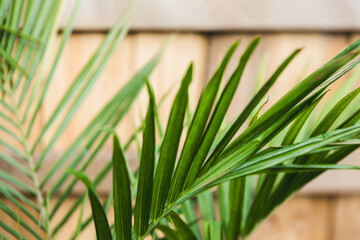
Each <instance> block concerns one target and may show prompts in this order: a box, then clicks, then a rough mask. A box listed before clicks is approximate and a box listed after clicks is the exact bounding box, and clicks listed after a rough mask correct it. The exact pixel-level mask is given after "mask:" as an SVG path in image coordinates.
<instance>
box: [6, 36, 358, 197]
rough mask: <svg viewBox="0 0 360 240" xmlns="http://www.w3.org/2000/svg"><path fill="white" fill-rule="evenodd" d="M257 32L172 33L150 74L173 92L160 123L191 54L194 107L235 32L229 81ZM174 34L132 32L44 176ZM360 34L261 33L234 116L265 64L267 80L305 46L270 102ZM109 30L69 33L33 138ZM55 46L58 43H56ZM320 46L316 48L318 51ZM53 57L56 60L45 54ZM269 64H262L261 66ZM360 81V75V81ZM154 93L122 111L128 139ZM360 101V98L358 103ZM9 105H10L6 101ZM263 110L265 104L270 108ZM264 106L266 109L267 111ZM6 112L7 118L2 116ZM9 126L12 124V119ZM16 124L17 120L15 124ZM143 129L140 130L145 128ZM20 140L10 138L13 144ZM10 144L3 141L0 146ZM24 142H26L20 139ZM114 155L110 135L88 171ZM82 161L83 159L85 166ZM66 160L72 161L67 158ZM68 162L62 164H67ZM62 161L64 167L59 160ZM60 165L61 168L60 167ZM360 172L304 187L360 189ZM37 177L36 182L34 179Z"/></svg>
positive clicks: (159, 88)
mask: <svg viewBox="0 0 360 240" xmlns="http://www.w3.org/2000/svg"><path fill="white" fill-rule="evenodd" d="M254 36H255V35H254V34H214V35H203V34H193V33H181V34H176V35H174V36H173V37H174V39H173V40H172V41H170V43H169V45H168V47H167V48H166V50H165V52H164V54H163V57H162V60H161V62H160V63H159V65H158V66H157V68H156V69H155V71H154V72H153V74H152V75H151V77H150V80H151V82H152V85H153V87H154V91H155V95H156V99H157V102H159V101H160V99H161V98H162V97H163V96H164V95H166V93H167V92H169V95H168V96H167V97H166V99H165V101H163V103H162V105H161V106H160V108H159V115H160V119H161V122H162V125H163V126H164V128H165V126H166V122H167V118H168V113H169V110H170V106H171V104H172V101H173V97H174V96H175V94H176V89H177V88H178V87H179V83H180V80H181V78H182V77H183V74H184V72H185V70H186V68H187V67H188V65H189V63H190V61H193V62H194V79H193V82H192V84H191V88H190V96H191V97H190V98H191V99H190V107H191V109H194V108H195V106H196V104H197V99H198V97H199V94H200V92H201V90H202V88H203V86H204V82H206V81H208V80H209V79H210V77H211V76H212V74H213V73H214V71H215V70H216V68H217V66H218V64H219V62H220V60H221V58H222V57H223V56H224V54H225V52H226V50H227V49H228V48H229V46H230V45H231V44H232V43H233V42H234V41H236V40H240V46H239V47H238V49H237V51H236V53H235V54H234V57H233V58H232V60H231V61H230V64H229V66H228V68H227V70H226V73H225V77H224V83H225V82H226V81H227V80H228V78H229V77H230V75H231V72H232V71H233V70H234V68H235V67H236V65H237V62H238V60H239V57H240V55H241V53H242V52H243V51H244V49H245V47H246V45H247V44H248V43H249V41H250V40H251V39H252V38H253V37H254ZM171 37H172V34H168V33H135V34H129V35H128V36H127V37H126V38H125V39H124V41H123V42H122V44H121V45H120V46H119V48H118V49H117V50H116V51H115V53H114V55H113V57H112V58H111V59H110V61H109V63H108V65H107V66H106V67H105V69H104V71H103V73H102V74H101V76H100V78H99V80H98V81H97V82H96V84H95V85H94V87H93V89H92V90H91V91H90V93H89V95H88V96H87V98H86V99H85V101H84V104H83V105H82V106H81V107H80V109H79V112H78V113H77V114H76V115H75V117H74V118H73V120H72V121H71V123H70V124H69V125H68V127H67V130H66V131H65V132H64V133H63V134H62V135H61V137H60V139H59V140H58V141H57V143H56V144H55V146H54V148H53V149H52V151H51V153H50V154H49V155H48V158H47V160H46V162H45V164H44V165H43V167H42V169H41V170H40V178H42V177H43V176H44V174H45V173H46V171H43V170H44V169H45V170H47V169H50V167H51V166H52V165H53V164H54V161H55V160H57V159H58V158H59V157H60V156H61V153H63V152H64V151H65V149H67V147H68V146H69V145H70V144H71V143H72V142H73V141H74V139H76V137H77V136H78V135H79V133H80V132H81V131H82V130H83V129H84V128H85V126H86V125H87V124H88V123H89V122H90V120H91V119H92V117H94V116H95V115H96V113H97V112H98V111H99V110H100V109H101V107H102V106H103V105H104V104H105V103H106V102H107V101H108V100H109V99H110V98H111V97H112V95H113V94H114V93H115V92H116V91H117V90H118V89H119V88H121V86H123V85H124V84H125V83H126V82H127V81H128V80H129V79H130V78H131V76H132V75H133V74H134V73H135V72H136V70H138V69H140V68H141V67H142V66H143V65H144V64H145V63H146V62H147V61H148V60H149V59H150V58H151V57H152V56H153V55H154V54H155V53H156V52H157V51H158V50H159V48H160V47H161V46H162V45H163V44H165V42H166V41H167V40H168V39H169V38H171ZM358 37H359V35H354V36H351V37H350V38H347V37H346V36H344V35H341V34H317V33H307V34H300V33H299V34H294V33H293V34H285V33H283V34H280V33H279V34H263V35H262V41H261V42H260V44H259V46H258V48H257V49H256V50H255V52H254V55H253V56H252V57H251V59H250V61H249V63H248V65H247V67H246V69H245V72H244V76H243V77H242V80H241V83H240V87H239V89H238V90H237V93H236V95H235V98H234V101H233V103H232V104H231V106H230V109H229V111H228V113H229V114H228V120H229V121H230V120H231V119H234V118H235V117H236V116H237V115H238V114H239V112H240V111H241V110H242V109H243V108H244V106H245V104H246V103H247V102H248V101H249V100H250V98H251V96H252V94H253V93H254V91H255V88H256V86H255V85H256V81H257V79H258V78H259V73H260V72H259V71H260V70H259V69H262V72H261V74H262V75H263V77H261V79H262V81H264V80H266V79H267V78H268V77H269V76H270V75H271V74H272V73H273V71H274V70H275V69H276V67H277V66H278V65H279V64H280V63H281V62H282V61H283V60H284V59H285V58H286V57H287V56H288V55H289V54H290V53H291V52H292V51H293V50H294V49H295V48H298V47H302V48H303V50H302V52H301V53H300V54H299V55H298V56H297V57H296V58H295V59H294V61H293V62H292V63H291V64H290V65H289V66H288V68H287V69H286V70H285V71H284V72H283V74H282V75H281V76H280V78H279V80H278V82H277V83H276V84H275V86H274V88H273V89H272V90H271V91H270V93H269V94H268V96H269V98H270V100H269V102H268V104H267V106H266V107H265V108H264V110H265V109H266V108H268V107H269V106H270V105H271V104H273V103H274V102H275V100H276V99H278V98H279V97H280V96H281V95H282V94H283V93H284V91H285V90H288V89H290V88H291V87H292V86H293V85H294V84H295V83H296V82H297V81H299V80H300V79H302V78H304V77H305V76H306V75H307V74H309V73H310V72H311V71H313V70H315V69H316V68H317V67H319V66H321V65H322V64H323V63H325V62H326V61H327V60H329V59H330V58H331V57H333V56H334V55H335V54H336V53H337V52H339V51H340V50H341V49H342V48H344V47H345V46H346V45H347V44H349V43H350V42H353V41H354V40H355V39H357V38H358ZM103 38H104V34H101V33H86V34H74V35H72V36H71V38H70V40H69V42H68V45H67V46H66V48H65V51H64V53H63V55H62V58H61V60H60V64H59V67H58V69H57V71H56V73H55V79H54V81H53V83H52V85H51V86H50V89H49V93H48V96H47V98H46V99H45V102H44V105H43V107H42V109H41V115H40V118H38V121H37V122H36V125H35V127H34V129H33V131H32V132H31V139H30V140H31V142H33V141H34V140H35V137H36V136H37V135H38V134H39V132H40V131H41V129H42V128H43V126H44V124H45V123H46V121H47V120H48V119H49V117H50V115H51V113H52V112H53V111H54V109H55V107H56V105H57V103H58V102H59V100H60V99H61V97H62V96H63V94H64V93H65V91H66V89H67V88H68V87H69V85H70V84H71V82H72V81H73V80H74V78H75V77H76V76H77V74H79V72H80V71H81V69H82V67H83V66H84V64H85V63H86V60H87V59H88V58H89V57H90V56H91V55H92V54H93V52H94V51H95V50H96V48H97V47H98V46H99V44H100V43H101V41H102V40H103ZM58 44H59V38H57V39H56V43H55V45H58ZM55 49H56V48H55ZM314 53H316V54H314ZM53 56H54V52H51V53H50V57H49V59H52V57H53ZM47 62H48V63H51V62H52V61H50V60H49V61H47ZM261 66H263V67H261ZM44 76H46V72H45V74H44ZM345 80H346V78H344V79H342V80H340V81H339V82H337V83H335V85H334V87H333V88H332V91H330V93H329V94H328V95H331V94H332V92H334V89H336V88H337V87H338V86H340V85H342V84H343V83H344V81H345ZM358 84H360V82H359V83H358ZM147 102H148V97H147V93H146V91H145V89H144V90H143V91H142V92H141V94H140V96H139V98H138V99H137V101H136V102H135V104H134V105H133V107H132V109H131V110H130V111H129V114H128V115H127V116H126V117H124V119H123V120H122V121H121V122H120V124H119V126H118V127H117V129H116V130H117V132H118V133H119V136H120V140H121V142H122V144H125V142H126V141H127V140H128V139H129V138H130V136H131V135H132V133H133V131H134V129H135V128H136V127H138V126H139V125H140V119H141V118H144V116H145V111H146V108H147ZM355 107H356V106H355ZM2 110H4V109H2ZM264 110H263V111H264ZM263 111H262V112H263ZM65 115H66V111H64V112H63V113H62V115H61V116H60V117H59V118H58V121H57V122H56V123H55V124H54V126H53V127H52V128H51V129H50V131H49V132H48V134H46V136H45V138H44V141H43V142H41V144H40V147H39V149H38V152H40V151H41V150H43V149H44V147H45V146H46V145H47V143H48V142H49V141H50V139H51V137H52V135H53V134H54V132H55V131H56V129H57V127H58V126H59V123H60V121H61V120H62V119H63V118H64V116H65ZM3 121H4V120H1V122H2V123H3ZM6 126H8V125H6ZM9 129H11V128H9ZM140 137H141V136H140ZM5 138H6V139H9V138H8V136H7V135H5V134H4V133H3V132H0V139H5ZM13 142H14V141H12V142H11V144H14V146H17V145H15V144H16V143H13ZM1 149H2V150H4V147H3V146H1ZM20 149H22V146H20ZM358 154H359V153H354V154H353V155H352V156H351V157H349V158H348V159H346V160H345V161H344V163H347V164H358V161H356V159H357V158H358V157H357V156H358ZM127 157H128V158H129V159H130V160H131V161H130V162H131V164H132V166H133V167H136V165H137V162H138V161H137V160H136V159H137V150H136V146H135V145H133V146H132V147H131V148H130V151H128V153H127ZM110 159H111V143H110V142H108V143H107V144H106V146H105V148H104V149H103V151H101V152H100V153H99V155H98V157H97V158H96V160H95V161H94V163H93V164H91V165H90V167H89V169H88V173H89V174H90V176H91V177H93V176H95V175H96V173H97V172H98V171H99V170H100V169H102V167H103V166H104V164H105V163H106V162H108V161H109V160H110ZM81 165H82V164H80V166H81ZM64 166H67V164H65V165H64ZM64 166H63V167H64ZM2 168H4V169H6V171H8V172H9V173H11V174H16V175H18V176H20V177H21V178H22V179H25V178H24V177H23V176H22V174H20V173H19V172H18V171H16V170H14V169H13V168H12V167H9V166H8V165H7V164H3V166H2ZM61 169H63V168H61ZM61 169H59V171H58V172H61V171H62V170H61ZM359 177H360V175H359V174H358V172H357V171H333V172H331V173H326V174H324V175H323V176H321V177H319V178H318V179H316V180H315V181H313V182H312V183H311V184H309V185H308V186H306V187H305V189H304V190H303V193H310V194H318V193H325V194H326V193H337V192H352V191H354V190H356V191H360V181H358V180H359ZM110 179H111V176H107V177H106V180H104V181H103V183H102V184H101V185H100V186H99V187H98V190H99V192H100V193H107V192H108V191H109V189H110V186H111V184H110ZM53 183H54V178H52V179H50V181H49V182H48V183H47V186H51V185H52V184H53ZM29 184H30V185H31V184H32V183H30V182H29ZM76 189H77V190H76V191H82V190H81V189H82V188H81V185H78V186H76Z"/></svg>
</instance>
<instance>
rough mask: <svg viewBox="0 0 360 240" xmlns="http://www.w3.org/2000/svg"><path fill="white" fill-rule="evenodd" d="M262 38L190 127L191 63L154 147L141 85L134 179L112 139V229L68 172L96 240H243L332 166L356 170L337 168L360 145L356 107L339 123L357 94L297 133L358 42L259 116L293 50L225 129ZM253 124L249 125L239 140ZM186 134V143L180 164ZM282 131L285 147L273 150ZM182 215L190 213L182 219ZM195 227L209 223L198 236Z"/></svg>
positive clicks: (215, 87) (217, 77)
mask: <svg viewBox="0 0 360 240" xmlns="http://www.w3.org/2000/svg"><path fill="white" fill-rule="evenodd" d="M259 41H260V38H259V37H257V38H255V39H253V41H252V42H251V43H250V44H249V46H248V47H247V49H246V50H245V52H244V53H243V54H242V56H241V58H240V61H239V64H238V66H237V68H236V69H235V71H234V72H233V74H232V75H231V77H230V79H229V80H228V81H227V83H226V85H225V87H224V89H223V90H221V91H220V90H219V89H220V83H221V80H222V76H223V73H224V70H225V68H226V65H227V63H228V61H229V59H230V58H231V56H232V54H233V52H234V51H235V49H236V47H237V45H238V43H235V44H234V45H232V46H231V47H230V49H229V50H228V52H227V53H226V55H225V57H224V59H223V61H222V62H221V64H220V66H219V67H218V69H217V71H216V72H215V74H214V75H213V77H212V78H211V80H210V81H209V83H208V84H207V85H206V87H205V88H204V90H203V92H202V94H201V97H200V99H199V101H198V104H197V107H196V110H195V113H194V115H193V116H191V115H189V116H188V118H189V121H185V116H186V109H187V101H188V88H189V85H190V82H191V81H192V68H193V66H192V64H190V66H189V68H188V69H187V71H186V73H185V75H184V77H183V79H182V82H181V86H180V88H179V90H178V92H177V95H176V97H175V100H174V102H173V105H172V109H171V112H170V116H169V120H168V123H167V126H166V131H165V134H164V136H163V137H162V138H161V139H160V141H159V143H158V144H156V142H155V130H156V124H155V123H156V121H155V118H156V114H157V112H156V103H155V100H154V99H155V98H154V94H153V91H152V88H151V86H150V83H149V82H148V81H147V80H146V79H145V81H146V83H147V89H148V93H149V106H148V111H147V114H146V118H145V120H144V127H143V132H142V134H143V141H142V148H141V153H140V166H139V169H138V170H136V172H135V174H134V173H133V172H131V171H129V170H128V168H127V161H126V159H125V156H124V149H123V148H122V147H121V145H120V140H119V138H118V137H117V136H116V135H115V136H114V140H113V158H112V162H113V191H112V192H111V194H110V197H109V198H108V203H109V204H110V203H111V202H112V201H113V204H114V215H115V222H114V225H113V226H110V224H109V223H108V221H107V218H106V210H107V209H103V207H102V205H101V203H100V201H99V199H98V197H97V195H96V191H95V187H94V186H93V185H92V183H91V181H90V180H89V179H88V178H87V177H86V175H85V174H83V173H82V172H76V171H71V170H69V171H71V172H72V173H73V174H74V175H75V176H76V177H77V178H79V179H81V180H82V181H83V182H84V183H85V184H86V186H87V188H88V191H87V192H88V195H89V198H90V202H91V206H92V212H93V217H94V223H95V228H96V233H97V238H98V239H112V238H113V236H112V232H113V234H114V237H116V239H143V238H144V237H146V236H147V235H152V236H153V238H155V239H157V238H159V237H160V236H161V235H159V234H158V233H159V231H160V232H162V234H164V235H165V236H166V238H167V239H199V238H204V239H222V237H226V239H238V237H239V236H241V237H243V238H246V237H247V236H249V234H251V232H252V231H253V230H254V229H255V227H256V226H257V225H258V224H259V223H260V222H261V221H262V220H263V219H264V218H266V217H267V216H269V214H271V212H272V211H273V210H274V209H275V208H276V207H277V206H278V205H280V204H281V203H282V202H284V201H285V200H286V199H288V198H289V197H290V196H291V195H292V194H293V193H294V192H296V191H297V190H299V189H300V188H301V187H303V186H304V185H305V184H306V183H308V182H309V181H311V180H312V179H314V178H315V177H317V176H318V175H319V174H321V173H323V172H324V171H326V170H329V169H359V168H358V167H354V166H345V165H338V164H337V163H338V162H339V161H340V160H341V159H343V158H344V157H345V156H347V155H349V154H350V153H351V152H353V151H354V150H355V149H357V147H358V145H359V140H358V138H359V134H360V125H359V120H360V108H359V107H358V106H356V109H352V111H351V113H350V114H349V113H348V114H347V117H346V118H345V119H344V120H343V121H342V122H340V124H338V123H336V120H337V119H339V117H340V116H341V114H342V113H343V112H344V111H345V109H346V108H347V106H348V105H349V104H350V102H351V101H352V100H353V99H354V98H355V97H356V96H357V95H358V94H359V93H360V88H357V89H355V90H354V91H352V92H350V93H349V94H348V95H347V96H345V97H344V98H342V99H340V100H339V101H337V103H336V104H335V106H334V107H333V108H332V109H330V110H329V111H328V112H327V113H326V115H325V116H324V117H323V118H322V119H321V121H320V122H319V123H318V124H316V125H315V127H314V129H311V131H310V134H309V136H306V137H299V133H300V132H301V131H302V130H303V129H304V128H306V127H307V124H305V123H306V122H307V121H308V119H309V117H310V116H311V115H312V112H313V111H314V109H315V108H316V106H317V105H318V103H319V102H320V101H321V99H322V98H323V96H324V95H325V94H326V93H327V90H326V89H327V88H328V87H329V86H330V85H331V84H332V83H333V82H335V81H336V80H338V79H339V78H340V77H342V76H343V75H344V74H345V73H347V72H348V71H350V70H351V69H353V68H354V67H355V66H356V65H357V64H358V63H359V61H360V59H359V58H356V57H357V55H358V54H359V47H360V40H358V41H356V42H355V43H353V44H352V45H350V46H349V47H348V48H346V49H345V50H343V51H342V52H341V53H339V54H338V55H337V56H335V57H334V58H333V59H331V60H330V61H329V62H327V63H326V64H324V65H323V66H322V67H320V68H319V69H318V70H316V71H315V72H313V73H312V74H310V75H309V76H308V77H306V78H305V79H304V80H303V81H301V82H300V83H298V84H297V85H296V86H295V87H294V88H293V89H292V90H290V91H289V92H288V93H287V94H285V95H284V96H283V97H282V98H281V99H280V100H278V101H277V102H276V103H275V104H274V105H273V106H271V107H270V108H269V109H268V110H267V111H266V112H264V113H263V114H260V111H261V109H262V106H263V105H264V100H263V99H264V96H265V95H266V93H267V92H268V90H269V89H270V88H271V86H272V85H273V84H274V83H275V81H276V80H277V79H278V77H279V75H280V74H281V73H282V72H283V71H284V69H285V68H286V67H287V65H288V64H289V63H290V62H291V61H292V59H293V58H294V57H295V56H296V55H297V54H298V53H299V51H300V50H299V49H296V50H295V51H294V52H293V53H291V54H290V55H289V57H288V58H286V59H285V60H284V62H283V63H282V64H281V65H280V66H279V67H278V68H277V69H276V70H275V72H274V73H273V75H272V76H271V77H270V78H269V79H268V80H267V82H266V83H265V84H264V85H263V86H262V87H261V88H260V89H259V91H258V92H257V93H256V94H255V95H254V97H253V98H252V99H251V101H250V102H249V104H248V105H247V106H246V107H245V109H243V110H242V111H241V112H240V114H239V115H238V117H237V118H236V119H235V120H234V121H233V122H232V123H231V124H230V125H228V126H226V127H224V128H222V127H221V125H222V123H223V120H224V118H225V115H226V112H227V110H228V107H229V104H230V102H231V99H232V98H233V96H234V93H235V90H236V88H237V86H238V85H239V82H240V79H241V75H242V73H243V70H244V68H245V66H246V63H247V61H248V59H249V58H250V57H251V55H252V53H253V51H254V50H255V48H256V46H257V45H258V43H259ZM217 95H218V96H219V97H218V100H217V101H216V98H217ZM212 109H213V110H212ZM249 118H250V123H249V126H248V127H247V128H246V129H245V130H244V131H243V132H241V133H240V134H239V135H238V136H236V134H237V133H238V132H239V129H240V127H241V126H242V125H243V124H244V123H245V122H246V120H248V119H249ZM185 129H187V133H186V137H185V142H184V144H183V145H182V148H181V151H180V154H179V157H177V155H178V149H179V148H180V138H181V135H182V132H184V131H185ZM284 131H285V134H284V135H280V137H281V138H282V143H281V144H280V145H278V146H269V145H268V144H269V142H270V141H271V140H272V139H273V138H274V137H275V136H279V134H280V133H282V132H284ZM254 175H257V176H258V177H257V188H256V189H254V188H253V187H252V186H253V176H254ZM216 186H219V187H218V201H217V203H218V204H219V209H220V216H221V219H220V221H217V220H216V218H215V213H214V210H213V209H214V208H213V205H214V204H216V203H214V198H213V195H212V192H211V191H209V190H211V189H212V188H213V187H216ZM194 197H196V198H194ZM133 199H134V201H135V204H134V208H132V206H133V204H132V202H133ZM194 199H196V201H197V202H199V207H200V211H201V213H202V220H200V221H199V219H197V218H196V217H195V211H194V208H193V201H194ZM179 214H180V215H181V214H183V215H184V217H185V221H184V220H183V219H182V218H181V217H180V216H179ZM132 217H133V218H134V223H133V224H132ZM197 223H200V224H202V225H203V233H202V234H201V232H200V230H199V227H198V225H197ZM112 227H114V231H112V230H111V229H112Z"/></svg>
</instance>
